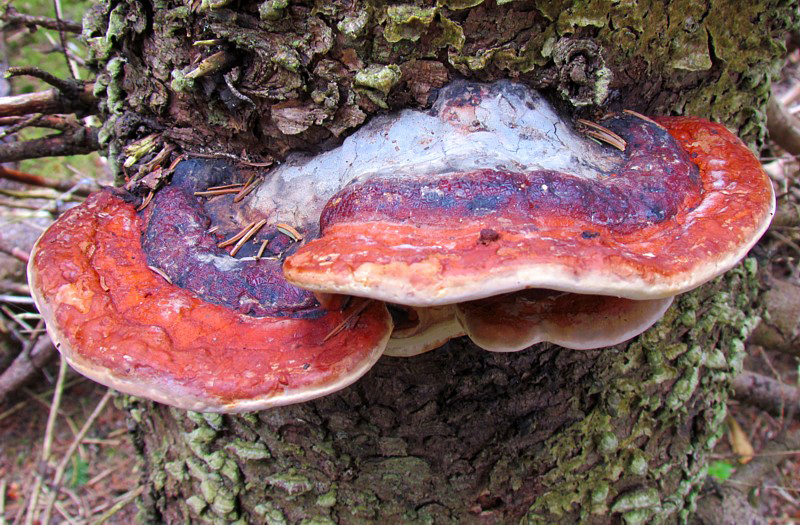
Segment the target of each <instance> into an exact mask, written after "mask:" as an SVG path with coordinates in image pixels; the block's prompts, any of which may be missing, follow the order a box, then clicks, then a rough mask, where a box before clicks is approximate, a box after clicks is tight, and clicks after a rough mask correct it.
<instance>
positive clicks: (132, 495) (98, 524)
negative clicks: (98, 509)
mask: <svg viewBox="0 0 800 525" xmlns="http://www.w3.org/2000/svg"><path fill="white" fill-rule="evenodd" d="M143 492H144V485H139V486H138V487H136V488H135V489H133V490H130V491H128V492H126V493H125V494H123V495H122V497H121V498H120V500H119V501H118V502H117V503H115V504H114V506H113V507H111V508H110V509H108V511H107V512H105V513H104V514H103V515H102V516H100V517H99V518H97V520H96V521H93V522H92V525H102V524H103V523H105V522H106V520H108V518H110V517H111V516H113V515H114V514H116V513H117V512H119V511H120V510H122V509H123V508H125V506H126V505H128V504H129V503H130V502H131V501H133V500H135V499H136V498H138V497H139V496H141V495H142V493H143Z"/></svg>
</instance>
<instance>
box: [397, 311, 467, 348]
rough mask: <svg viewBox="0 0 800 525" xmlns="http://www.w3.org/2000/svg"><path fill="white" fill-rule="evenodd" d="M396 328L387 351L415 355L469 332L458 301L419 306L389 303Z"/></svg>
mask: <svg viewBox="0 0 800 525" xmlns="http://www.w3.org/2000/svg"><path fill="white" fill-rule="evenodd" d="M389 312H391V313H392V314H393V316H392V317H393V320H394V330H393V331H392V337H391V338H390V339H389V343H388V344H387V345H386V351H385V352H384V355H387V356H390V357H413V356H415V355H419V354H422V353H425V352H428V351H430V350H434V349H436V348H439V347H440V346H442V345H443V344H445V343H446V342H447V341H449V340H450V339H455V338H456V337H461V336H462V335H464V334H465V332H464V328H463V327H462V326H461V323H459V320H458V318H457V317H456V307H455V305H446V306H431V307H427V308H419V307H413V306H401V305H389Z"/></svg>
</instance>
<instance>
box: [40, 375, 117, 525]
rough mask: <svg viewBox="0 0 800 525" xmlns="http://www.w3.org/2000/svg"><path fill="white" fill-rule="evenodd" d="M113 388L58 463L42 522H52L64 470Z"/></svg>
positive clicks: (101, 400)
mask: <svg viewBox="0 0 800 525" xmlns="http://www.w3.org/2000/svg"><path fill="white" fill-rule="evenodd" d="M111 395H112V394H111V390H110V389H109V390H106V393H105V394H104V395H103V397H102V399H100V401H99V402H98V403H97V406H96V407H95V408H94V410H93V411H92V413H91V414H90V415H89V417H88V418H87V419H86V422H85V423H84V424H83V426H82V427H81V430H80V431H79V432H78V435H77V436H75V438H74V439H73V440H72V443H71V444H70V446H69V448H68V449H67V452H66V453H65V454H64V457H63V458H62V459H61V463H59V464H58V467H57V468H56V473H55V475H54V476H53V481H52V483H51V484H52V487H53V491H52V492H51V493H50V497H49V498H48V500H47V506H46V507H45V509H44V515H43V517H42V520H41V522H42V523H50V515H51V514H52V513H53V505H54V504H55V502H56V497H57V496H58V492H59V485H60V484H61V480H62V479H63V477H64V472H66V470H67V466H68V465H69V462H70V460H71V459H72V455H73V454H75V451H76V450H77V449H78V447H79V446H80V444H81V441H82V440H83V438H84V436H86V433H87V432H88V431H89V429H90V428H91V427H92V425H93V424H94V421H95V420H96V419H97V417H98V416H99V415H100V413H101V412H102V411H103V409H104V408H105V406H106V404H107V403H108V401H109V400H110V399H111Z"/></svg>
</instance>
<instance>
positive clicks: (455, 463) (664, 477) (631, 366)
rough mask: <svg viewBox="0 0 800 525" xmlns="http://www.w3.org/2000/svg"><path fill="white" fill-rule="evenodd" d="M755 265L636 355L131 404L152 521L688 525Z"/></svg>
mask: <svg viewBox="0 0 800 525" xmlns="http://www.w3.org/2000/svg"><path fill="white" fill-rule="evenodd" d="M757 286H758V283H757V279H756V264H755V261H754V260H752V259H751V260H748V261H747V262H746V263H745V264H744V265H743V266H740V267H738V268H737V269H736V270H734V271H732V272H730V273H729V274H728V275H727V276H726V277H725V278H723V279H720V280H718V281H717V282H715V283H713V284H711V285H709V286H705V287H703V288H702V289H700V290H699V291H696V292H693V293H690V294H686V295H684V296H682V297H681V298H680V300H679V301H678V304H677V305H676V307H673V308H672V309H670V311H669V313H668V314H667V317H666V318H665V319H664V320H663V321H662V322H661V323H659V324H658V325H657V326H656V327H655V328H653V329H651V330H650V331H649V332H647V333H646V334H645V335H644V336H642V337H640V338H638V339H637V340H636V341H634V342H633V343H631V344H628V345H627V346H626V345H621V346H618V347H613V348H609V349H604V350H597V351H586V352H581V351H574V350H565V349H560V348H558V347H553V346H547V345H542V346H540V347H536V348H532V349H530V350H528V351H524V352H519V353H514V354H492V353H489V352H486V351H483V350H480V349H478V348H476V347H474V346H472V345H469V344H468V343H466V342H465V341H456V342H453V343H450V344H448V345H447V346H445V347H443V348H440V349H439V350H436V351H433V352H430V353H427V354H424V355H422V356H418V357H415V358H413V359H400V358H384V359H382V360H381V361H380V362H379V363H378V365H376V367H375V368H374V369H373V370H372V371H371V372H369V373H368V374H367V376H365V377H364V378H362V379H361V380H360V381H359V382H357V383H356V384H355V385H354V386H353V387H351V388H349V389H347V390H345V391H343V392H341V393H339V394H335V395H332V396H328V397H326V398H323V399H320V400H318V401H315V402H311V403H305V404H302V405H296V406H291V407H287V408H282V409H274V410H269V411H264V412H261V413H255V414H249V415H245V416H241V417H236V416H220V415H203V414H197V413H189V414H186V413H183V412H181V411H178V410H175V409H170V408H166V407H164V406H160V405H158V406H157V405H153V404H146V403H141V402H139V401H136V400H133V399H130V398H129V399H127V400H126V407H127V409H128V410H129V411H130V413H131V415H132V416H133V418H134V420H135V421H136V422H137V425H136V433H137V437H138V443H139V446H140V447H141V450H142V452H143V454H144V456H145V458H146V461H147V468H146V472H147V473H148V476H149V481H150V482H151V483H152V487H153V490H152V492H151V493H150V495H149V498H148V500H147V505H146V507H145V509H146V510H147V512H148V514H147V516H146V520H145V521H147V522H151V521H154V522H160V521H162V520H164V521H166V522H168V523H180V522H184V521H185V520H187V519H191V520H206V521H208V522H218V523H230V522H234V521H236V520H241V521H240V523H242V524H243V523H270V524H274V523H305V524H308V523H340V524H346V523H347V524H349V523H352V524H358V523H381V524H383V523H518V522H520V521H521V522H523V523H554V522H562V523H575V522H577V521H578V520H582V521H585V522H592V523H594V522H596V523H606V522H610V521H611V522H614V521H619V519H620V517H622V518H624V519H625V521H626V522H628V523H641V522H648V521H650V520H655V521H656V522H658V521H665V522H671V521H675V520H678V519H685V518H686V517H687V516H688V514H689V513H690V512H691V510H692V508H693V505H694V497H695V494H696V492H697V491H698V490H699V487H700V485H701V484H702V481H703V478H704V475H705V465H706V454H707V453H708V451H709V449H710V447H711V446H713V444H714V442H715V441H716V440H717V438H718V437H719V436H720V434H721V432H722V430H723V421H724V418H725V399H726V397H727V389H726V387H727V384H728V381H729V378H730V375H731V374H732V373H735V372H737V371H738V370H739V369H740V367H741V360H742V358H743V352H744V345H743V337H744V336H745V335H746V332H747V331H748V330H749V329H750V328H751V327H752V326H753V324H754V323H755V322H757V317H756V316H755V315H754V310H753V306H754V305H753V303H752V300H751V298H752V297H754V296H755V295H756V290H757Z"/></svg>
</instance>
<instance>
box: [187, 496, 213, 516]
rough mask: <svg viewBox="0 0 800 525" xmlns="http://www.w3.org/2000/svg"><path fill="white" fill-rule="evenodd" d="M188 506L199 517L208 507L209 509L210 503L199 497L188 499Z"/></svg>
mask: <svg viewBox="0 0 800 525" xmlns="http://www.w3.org/2000/svg"><path fill="white" fill-rule="evenodd" d="M186 505H187V506H188V507H189V508H190V509H191V510H192V512H193V513H194V514H195V515H197V516H199V515H200V514H201V513H202V512H203V511H204V510H205V509H206V507H208V503H207V502H206V501H205V500H204V499H203V498H201V497H200V496H197V495H194V496H189V497H188V498H186Z"/></svg>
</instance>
